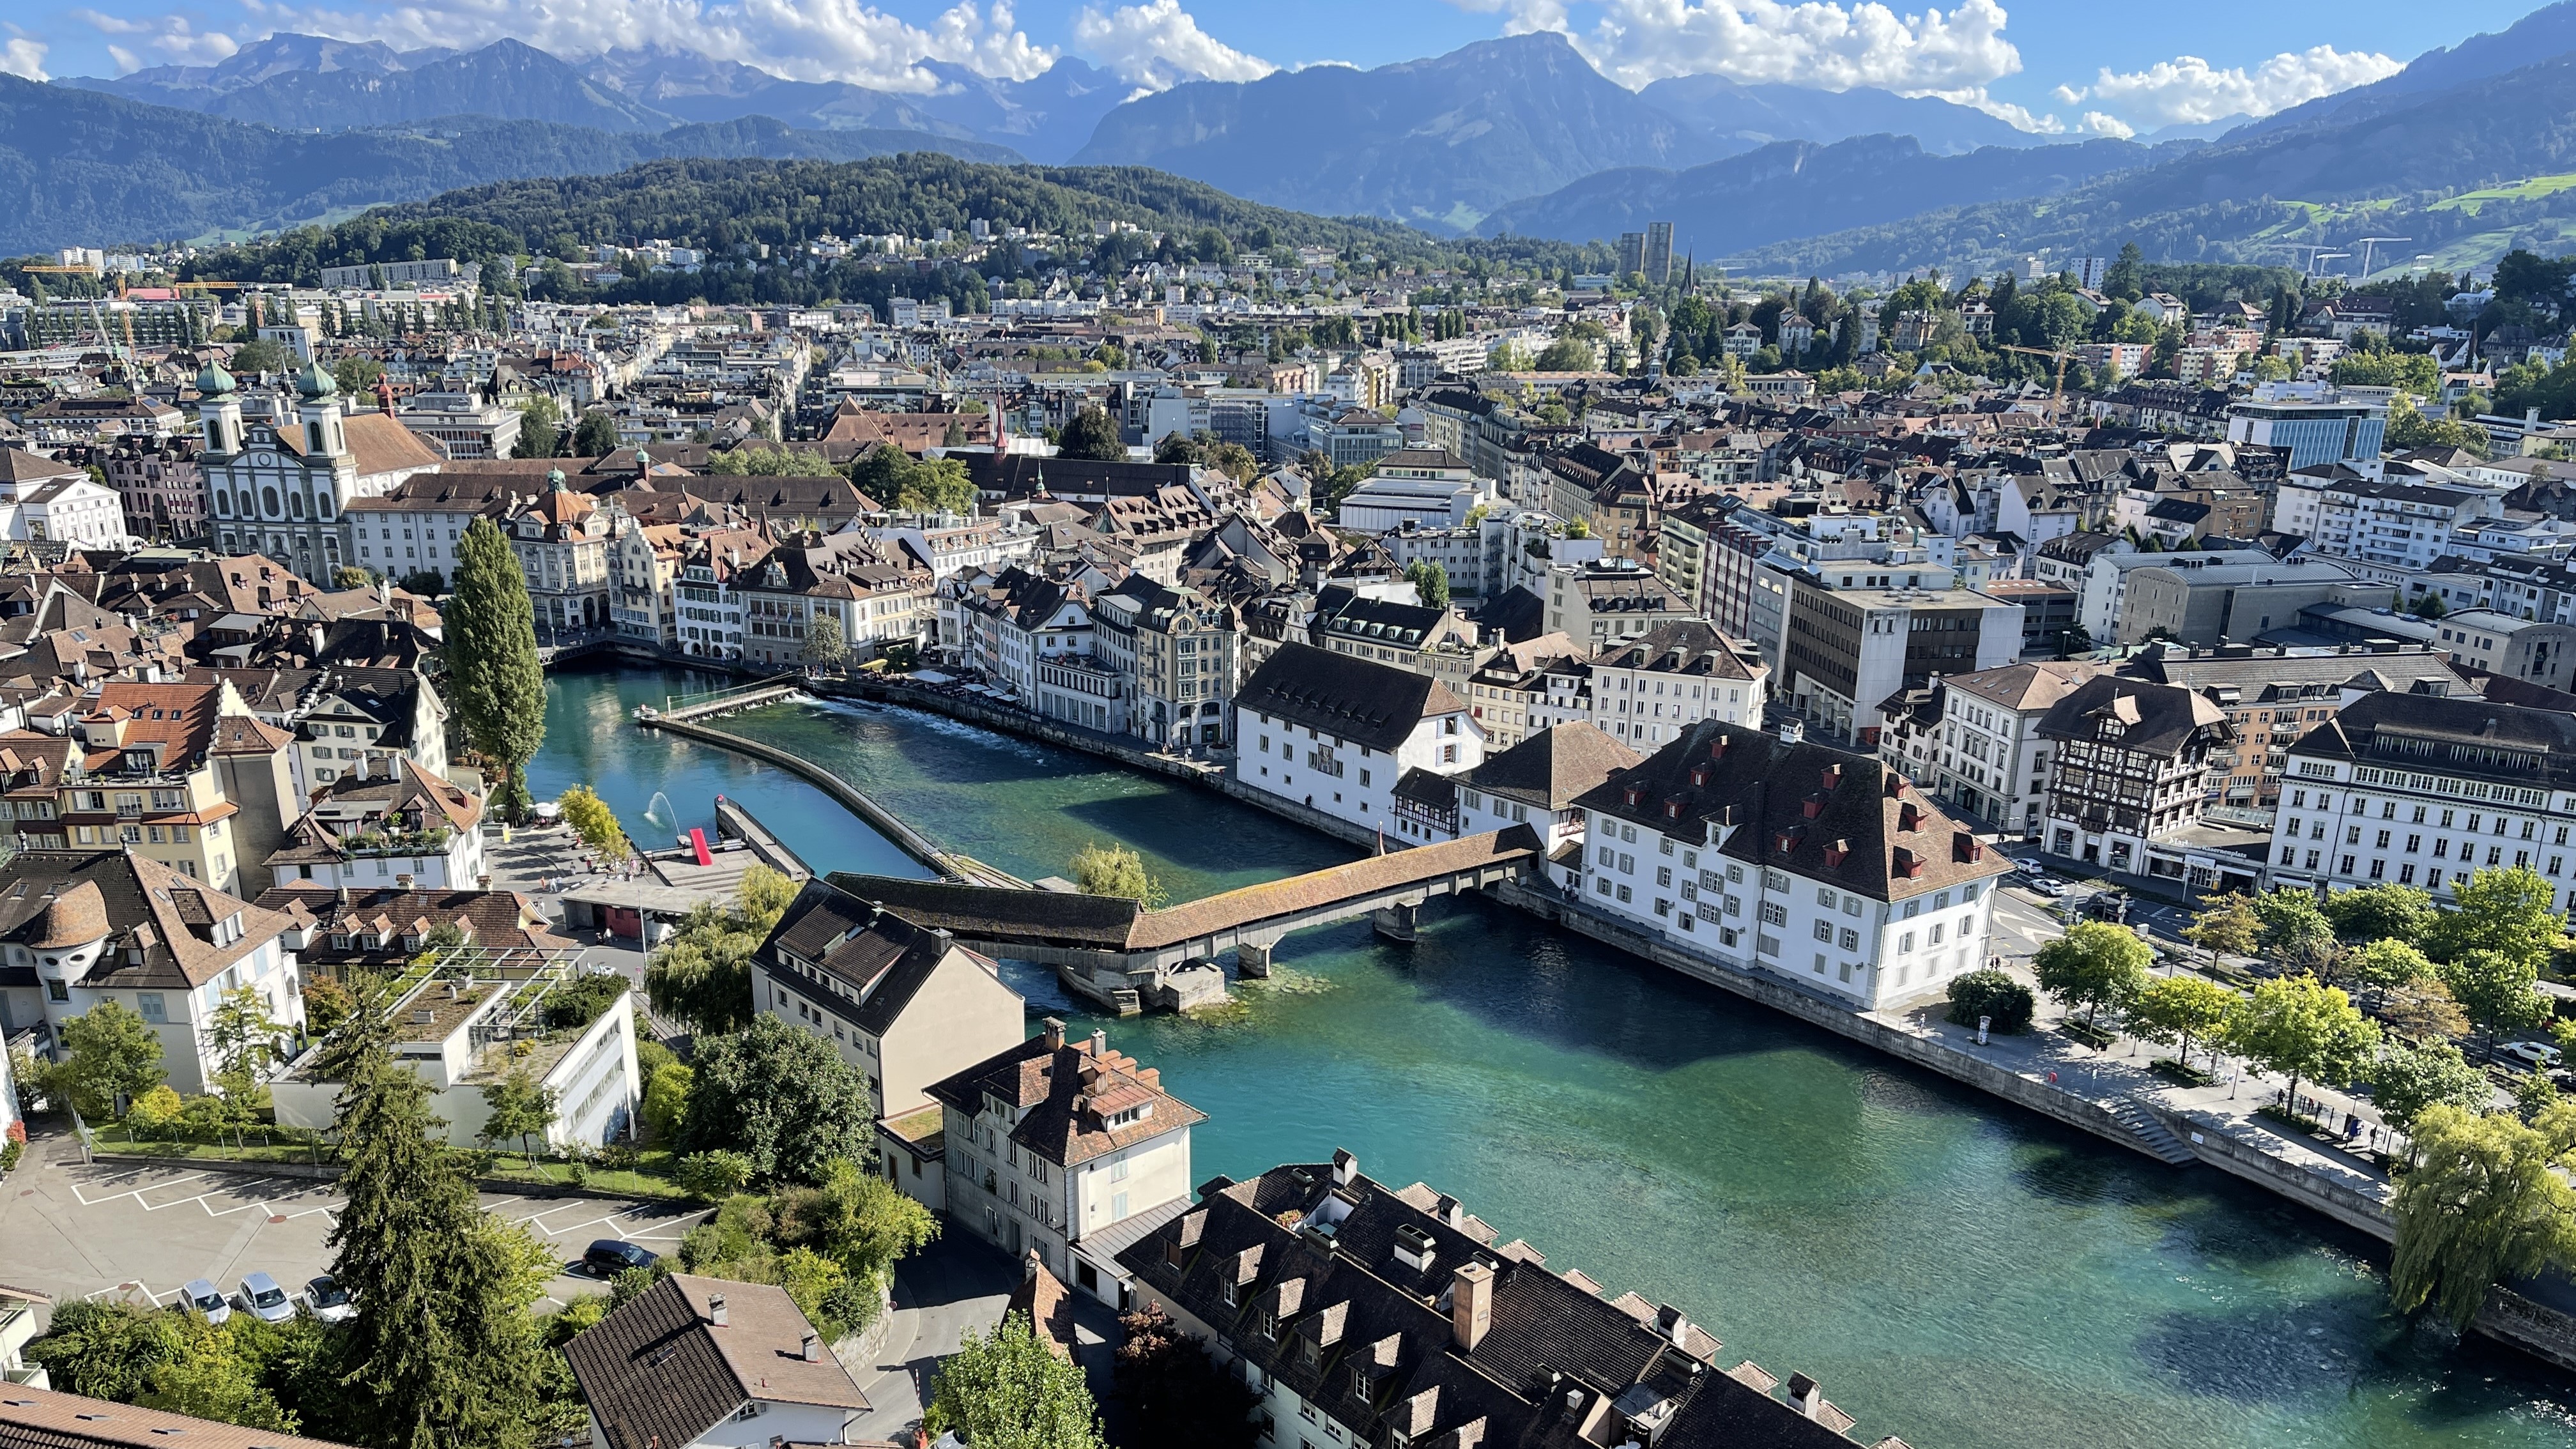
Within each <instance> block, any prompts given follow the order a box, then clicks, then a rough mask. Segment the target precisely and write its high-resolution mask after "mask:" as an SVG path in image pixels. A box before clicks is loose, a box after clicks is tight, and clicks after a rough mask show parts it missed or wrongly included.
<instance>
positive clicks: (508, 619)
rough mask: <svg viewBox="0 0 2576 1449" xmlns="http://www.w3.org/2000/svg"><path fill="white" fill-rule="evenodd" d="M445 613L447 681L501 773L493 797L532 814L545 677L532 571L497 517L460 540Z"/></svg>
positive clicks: (503, 807) (474, 737)
mask: <svg viewBox="0 0 2576 1449" xmlns="http://www.w3.org/2000/svg"><path fill="white" fill-rule="evenodd" d="M442 613H443V615H444V622H445V625H446V631H447V673H448V681H449V685H450V687H451V689H452V691H453V696H454V698H453V702H454V704H455V706H456V712H457V715H458V716H459V717H460V718H461V719H462V720H463V721H464V724H465V737H466V739H468V740H469V741H471V742H472V743H473V745H474V748H475V750H476V751H478V752H479V753H481V754H482V755H483V756H484V757H485V758H486V759H488V760H490V761H491V762H492V763H493V764H494V765H496V766H498V767H499V768H500V770H501V772H502V780H501V788H500V791H499V792H498V794H496V795H495V796H494V801H495V803H496V805H497V807H498V808H499V809H500V811H501V813H502V815H503V816H504V817H505V818H507V819H511V820H525V819H526V818H527V816H528V803H529V802H528V781H527V766H528V761H529V760H530V759H532V758H534V757H535V755H536V753H537V746H538V745H540V744H542V743H544V742H545V738H546V676H545V670H544V668H543V666H541V665H540V664H538V662H537V628H536V611H535V609H534V608H533V607H532V606H531V605H530V604H529V603H528V581H527V577H526V575H524V574H522V573H521V572H520V570H519V556H518V554H517V552H516V551H515V550H513V549H512V548H511V547H510V540H509V539H508V538H507V537H506V536H504V535H503V534H502V532H501V530H500V529H499V528H498V527H497V526H495V525H494V524H493V522H492V520H490V519H488V518H478V519H475V520H474V522H473V524H472V526H471V527H468V528H467V529H466V530H465V537H464V538H463V539H462V540H461V541H460V542H459V543H458V544H457V546H456V588H455V590H454V592H453V593H452V594H451V595H450V596H449V598H448V601H447V606H446V608H445V609H444V610H442Z"/></svg>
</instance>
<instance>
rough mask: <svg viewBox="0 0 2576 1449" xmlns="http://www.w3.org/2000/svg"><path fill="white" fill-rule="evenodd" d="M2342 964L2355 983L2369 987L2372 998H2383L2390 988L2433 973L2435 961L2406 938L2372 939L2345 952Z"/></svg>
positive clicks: (2410, 983)
mask: <svg viewBox="0 0 2576 1449" xmlns="http://www.w3.org/2000/svg"><path fill="white" fill-rule="evenodd" d="M2343 964H2344V968H2345V969H2346V970H2347V971H2349V972H2350V973H2351V975H2352V979H2353V982H2354V984H2355V985H2359V986H2365V987H2368V988H2369V989H2370V991H2371V993H2372V996H2373V998H2374V999H2376V1000H2379V1001H2382V1002H2385V1001H2386V1000H2387V999H2388V993H2389V992H2391V991H2394V990H2396V989H2397V988H2399V987H2401V986H2412V985H2414V984H2415V983H2417V982H2419V981H2425V980H2429V979H2431V977H2432V975H2433V963H2432V962H2430V961H2427V960H2425V959H2424V953H2423V952H2421V951H2418V950H2416V949H2415V948H2414V947H2413V946H2410V945H2408V944H2407V943H2406V942H2405V941H2403V940H2385V941H2373V942H2371V943H2370V944H2369V945H2367V946H2364V947H2362V948H2361V949H2360V950H2358V951H2354V952H2351V953H2350V954H2348V955H2346V956H2345V957H2344V961H2343Z"/></svg>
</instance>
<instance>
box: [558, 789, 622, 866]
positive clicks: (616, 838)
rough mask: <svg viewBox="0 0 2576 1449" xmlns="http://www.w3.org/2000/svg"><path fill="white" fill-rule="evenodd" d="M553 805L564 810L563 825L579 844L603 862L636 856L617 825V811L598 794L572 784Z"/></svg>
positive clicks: (620, 826)
mask: <svg viewBox="0 0 2576 1449" xmlns="http://www.w3.org/2000/svg"><path fill="white" fill-rule="evenodd" d="M555 804H556V806H557V807H558V808H560V809H561V810H562V811H563V818H564V823H565V824H567V825H570V826H571V827H572V833H573V834H575V835H577V836H579V837H581V843H582V844H583V845H585V846H588V847H589V848H590V850H591V851H592V852H593V853H595V854H596V855H598V856H599V857H600V858H601V859H602V860H607V861H621V860H624V859H625V858H626V857H628V856H629V855H632V854H634V853H635V847H634V846H632V845H630V844H628V843H627V840H626V828H625V827H624V826H622V825H620V824H618V823H617V812H616V811H614V810H611V809H609V808H608V802H607V801H605V800H602V799H600V798H599V792H598V791H596V790H593V789H591V788H590V787H589V786H588V785H575V786H572V787H571V788H569V789H567V790H565V791H564V792H563V794H562V796H561V797H559V798H558V799H557V800H556V801H555Z"/></svg>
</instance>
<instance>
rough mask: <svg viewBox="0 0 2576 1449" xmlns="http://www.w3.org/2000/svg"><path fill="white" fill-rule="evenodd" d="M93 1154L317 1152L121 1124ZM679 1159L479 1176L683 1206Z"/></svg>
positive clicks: (243, 1156)
mask: <svg viewBox="0 0 2576 1449" xmlns="http://www.w3.org/2000/svg"><path fill="white" fill-rule="evenodd" d="M97 1135H98V1150H99V1151H101V1152H119V1153H131V1154H133V1155H135V1156H139V1157H166V1158H169V1159H171V1160H172V1161H189V1162H300V1163H310V1162H313V1161H315V1160H317V1153H318V1152H320V1151H321V1149H317V1148H315V1147H313V1146H310V1145H308V1144H306V1143H302V1142H288V1141H285V1140H283V1139H282V1138H278V1137H276V1136H275V1135H274V1134H268V1135H266V1136H265V1138H264V1135H263V1134H262V1133H261V1132H259V1131H257V1130H253V1131H252V1132H250V1133H249V1134H248V1139H249V1140H248V1142H247V1144H246V1145H245V1146H242V1147H235V1146H233V1145H232V1144H231V1143H229V1142H225V1143H220V1144H218V1143H207V1142H187V1141H176V1140H172V1139H171V1138H169V1137H167V1136H157V1137H156V1136H150V1135H147V1136H144V1137H140V1138H138V1137H136V1136H135V1135H134V1133H133V1130H132V1129H131V1128H129V1127H127V1126H126V1125H125V1124H124V1123H122V1122H110V1123H108V1124H106V1125H105V1126H102V1127H100V1128H99V1129H97ZM677 1164H678V1157H677V1156H676V1155H675V1154H674V1153H672V1152H671V1151H670V1150H669V1149H668V1148H661V1147H649V1148H646V1149H644V1150H643V1151H642V1152H641V1153H639V1154H638V1155H637V1157H636V1163H635V1166H634V1167H633V1168H631V1169H629V1168H608V1167H602V1166H599V1165H597V1164H592V1165H590V1166H588V1167H586V1168H585V1169H583V1171H582V1175H581V1180H580V1181H579V1182H578V1183H575V1182H574V1180H573V1168H572V1164H570V1163H566V1162H561V1161H555V1162H548V1161H544V1160H542V1159H541V1160H540V1161H539V1162H538V1163H537V1165H536V1166H535V1168H533V1169H531V1168H530V1167H529V1166H528V1160H527V1159H526V1158H524V1157H521V1156H519V1155H518V1154H517V1153H515V1152H502V1153H496V1154H494V1155H493V1160H492V1166H491V1168H490V1169H489V1170H488V1171H486V1172H484V1173H482V1174H481V1176H482V1177H483V1178H484V1180H486V1181H490V1182H506V1183H510V1184H513V1185H523V1186H527V1187H567V1186H579V1187H580V1188H582V1189H583V1190H584V1191H587V1192H596V1193H605V1194H611V1195H614V1196H619V1197H635V1198H651V1199H656V1200H663V1201H671V1202H682V1201H688V1200H689V1194H688V1193H686V1192H683V1191H682V1190H681V1189H680V1186H679V1184H678V1183H676V1182H674V1181H672V1173H673V1171H674V1169H675V1168H676V1166H677Z"/></svg>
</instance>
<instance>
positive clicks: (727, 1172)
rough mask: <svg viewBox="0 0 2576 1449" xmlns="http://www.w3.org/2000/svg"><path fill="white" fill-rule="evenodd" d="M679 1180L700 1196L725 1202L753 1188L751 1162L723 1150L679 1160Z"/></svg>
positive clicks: (736, 1153) (739, 1155)
mask: <svg viewBox="0 0 2576 1449" xmlns="http://www.w3.org/2000/svg"><path fill="white" fill-rule="evenodd" d="M686 1105H687V1104H686V1103H683V1104H682V1106H683V1108H685V1107H686ZM679 1180H680V1186H682V1187H684V1188H686V1189H688V1190H689V1191H690V1192H692V1193H695V1194H696V1195H697V1196H699V1197H702V1198H705V1199H706V1200H707V1201H709V1202H722V1201H724V1200H725V1199H727V1198H729V1197H732V1196H733V1195H734V1194H735V1193H738V1192H741V1191H742V1190H743V1189H744V1188H747V1187H749V1186H751V1159H750V1158H748V1157H745V1156H743V1155H742V1154H741V1153H739V1152H728V1151H726V1150H725V1149H723V1148H721V1147H719V1148H715V1149H713V1150H710V1151H706V1152H692V1153H690V1154H689V1155H688V1156H686V1157H683V1158H681V1159H680V1164H679Z"/></svg>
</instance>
